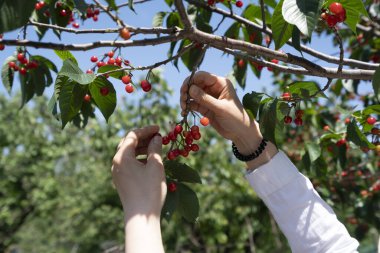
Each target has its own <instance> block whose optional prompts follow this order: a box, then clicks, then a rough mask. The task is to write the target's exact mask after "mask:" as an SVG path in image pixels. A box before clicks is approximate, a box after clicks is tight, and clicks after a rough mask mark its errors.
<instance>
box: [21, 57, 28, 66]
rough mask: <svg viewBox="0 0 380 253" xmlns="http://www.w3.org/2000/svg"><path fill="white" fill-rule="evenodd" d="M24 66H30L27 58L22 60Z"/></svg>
mask: <svg viewBox="0 0 380 253" xmlns="http://www.w3.org/2000/svg"><path fill="white" fill-rule="evenodd" d="M20 62H21V63H22V64H24V65H26V64H28V62H29V61H28V59H26V58H24V59H22V61H20Z"/></svg>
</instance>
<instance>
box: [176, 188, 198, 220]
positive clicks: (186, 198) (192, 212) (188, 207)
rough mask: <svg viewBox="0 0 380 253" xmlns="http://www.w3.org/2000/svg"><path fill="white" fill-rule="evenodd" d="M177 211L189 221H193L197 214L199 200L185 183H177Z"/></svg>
mask: <svg viewBox="0 0 380 253" xmlns="http://www.w3.org/2000/svg"><path fill="white" fill-rule="evenodd" d="M177 191H178V195H179V196H178V206H177V208H178V211H179V213H180V214H181V215H182V216H183V217H184V218H185V219H186V220H187V221H189V222H194V221H195V220H196V218H197V217H198V216H199V200H198V197H197V195H196V194H195V192H194V191H193V190H192V189H190V188H189V187H188V186H187V185H185V184H182V183H179V184H177Z"/></svg>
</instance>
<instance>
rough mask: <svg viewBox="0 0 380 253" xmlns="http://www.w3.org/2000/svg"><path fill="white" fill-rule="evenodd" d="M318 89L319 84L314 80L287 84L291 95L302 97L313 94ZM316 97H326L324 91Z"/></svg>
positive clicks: (305, 97)
mask: <svg viewBox="0 0 380 253" xmlns="http://www.w3.org/2000/svg"><path fill="white" fill-rule="evenodd" d="M319 90H320V88H319V86H318V84H317V83H315V82H305V81H301V82H294V83H292V84H290V85H289V92H290V93H291V94H292V96H293V97H300V98H302V99H307V98H309V97H310V96H311V95H313V94H315V93H316V92H318V91H319ZM316 97H326V95H325V94H324V93H319V94H318V95H317V96H316Z"/></svg>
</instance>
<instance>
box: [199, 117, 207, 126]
mask: <svg viewBox="0 0 380 253" xmlns="http://www.w3.org/2000/svg"><path fill="white" fill-rule="evenodd" d="M199 122H200V123H201V124H202V126H208V124H210V120H209V119H208V118H207V117H203V118H201V120H200V121H199Z"/></svg>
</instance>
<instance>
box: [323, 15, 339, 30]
mask: <svg viewBox="0 0 380 253" xmlns="http://www.w3.org/2000/svg"><path fill="white" fill-rule="evenodd" d="M326 22H327V25H328V26H329V27H334V26H335V25H336V23H338V22H339V18H338V17H337V16H335V15H329V14H328V16H327V19H326Z"/></svg>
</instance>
